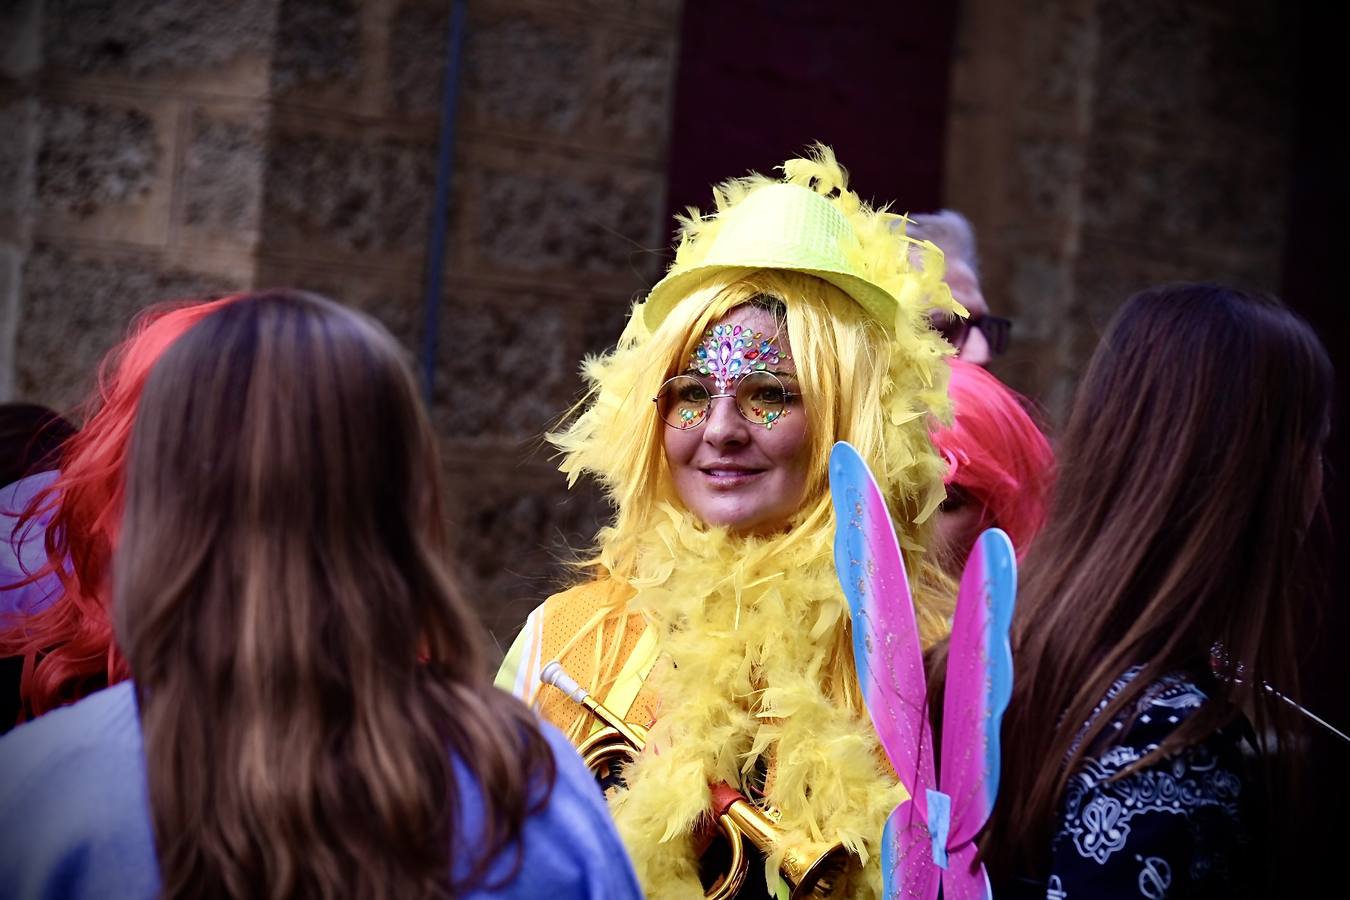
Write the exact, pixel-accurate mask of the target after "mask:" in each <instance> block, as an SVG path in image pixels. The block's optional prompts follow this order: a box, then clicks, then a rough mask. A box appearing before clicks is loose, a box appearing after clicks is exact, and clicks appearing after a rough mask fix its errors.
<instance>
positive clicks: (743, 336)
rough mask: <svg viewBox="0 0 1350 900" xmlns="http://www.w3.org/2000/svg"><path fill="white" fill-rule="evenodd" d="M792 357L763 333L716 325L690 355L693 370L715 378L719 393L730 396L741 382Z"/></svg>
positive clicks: (691, 370) (706, 333)
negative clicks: (730, 388) (734, 386)
mask: <svg viewBox="0 0 1350 900" xmlns="http://www.w3.org/2000/svg"><path fill="white" fill-rule="evenodd" d="M791 358H792V357H790V356H788V355H787V354H786V353H784V352H783V351H782V349H781V348H780V347H779V346H778V345H777V344H776V343H774V339H773V338H767V337H765V336H764V334H763V333H762V332H759V331H751V330H750V329H749V328H745V327H744V326H741V325H714V326H712V327H711V328H709V329H708V330H707V332H705V333H704V335H703V343H701V344H699V345H698V346H697V347H695V348H694V352H693V353H691V354H689V371H690V372H694V373H697V374H699V375H708V376H711V377H712V380H713V383H714V384H715V385H716V386H717V392H718V393H726V392H727V390H728V388H729V387H730V386H731V385H732V384H733V383H734V382H736V381H737V380H738V379H741V378H744V377H745V376H746V375H749V374H750V373H751V372H763V371H765V370H766V369H768V367H769V366H775V365H778V364H779V363H780V362H783V361H784V360H787V359H791Z"/></svg>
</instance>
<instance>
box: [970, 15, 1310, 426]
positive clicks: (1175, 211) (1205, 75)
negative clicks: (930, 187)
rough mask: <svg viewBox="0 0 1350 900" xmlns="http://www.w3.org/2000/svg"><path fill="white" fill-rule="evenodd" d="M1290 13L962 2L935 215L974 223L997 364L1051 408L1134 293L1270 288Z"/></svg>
mask: <svg viewBox="0 0 1350 900" xmlns="http://www.w3.org/2000/svg"><path fill="white" fill-rule="evenodd" d="M1292 15H1293V14H1292V11H1291V10H1290V9H1289V8H1288V5H1287V4H1281V3H1278V2H1276V0H1260V2H1253V3H1243V4H1237V5H1235V4H1229V3H1222V2H1219V0H1207V2H1199V3H1189V4H1184V5H1181V6H1178V5H1177V4H1172V3H1164V2H1127V0H1051V2H1031V0H1022V2H1014V3H1004V2H995V0H975V2H968V3H966V4H963V8H962V19H961V22H960V26H959V31H958V35H957V47H958V49H957V57H956V60H955V63H954V64H955V71H954V73H953V100H952V106H951V115H950V119H949V123H948V129H949V132H948V137H949V160H948V166H947V184H946V197H947V204H948V205H950V206H952V207H954V208H957V209H961V210H963V211H965V212H966V213H967V214H968V215H969V216H970V217H971V219H972V221H973V222H974V223H975V226H976V229H977V232H978V236H979V239H980V244H981V251H982V256H983V281H984V286H985V294H986V295H987V296H988V298H989V302H990V304H991V306H992V307H993V308H994V310H995V312H997V313H1003V314H1009V315H1011V316H1013V317H1014V318H1015V319H1016V323H1017V324H1016V328H1015V330H1014V332H1013V338H1014V341H1013V349H1012V351H1011V352H1010V353H1009V356H1008V358H1007V359H1006V360H1005V361H1003V362H1001V363H1000V364H998V365H997V366H996V370H997V371H998V372H999V373H1000V374H1002V375H1003V376H1004V377H1005V378H1007V379H1008V380H1009V381H1010V382H1011V383H1012V384H1014V385H1015V386H1017V387H1019V388H1021V389H1023V390H1025V391H1028V392H1029V393H1031V394H1033V395H1036V396H1038V397H1040V398H1041V399H1042V400H1043V401H1044V402H1045V403H1046V405H1047V406H1048V408H1049V409H1050V411H1051V412H1052V413H1054V414H1056V415H1058V414H1061V413H1063V412H1064V411H1065V410H1067V408H1068V404H1069V400H1070V398H1071V395H1072V391H1073V387H1074V384H1075V383H1076V379H1077V372H1078V371H1079V370H1080V369H1081V367H1082V364H1083V363H1084V362H1085V361H1086V359H1087V357H1088V355H1089V354H1090V353H1091V352H1092V349H1093V348H1094V347H1095V346H1096V342H1097V336H1098V334H1099V333H1100V330H1101V328H1102V327H1103V326H1104V325H1105V323H1106V322H1107V320H1108V319H1109V318H1110V316H1111V314H1112V313H1113V312H1114V311H1115V309H1116V308H1117V306H1118V305H1119V304H1120V302H1121V301H1123V300H1124V299H1125V298H1126V297H1127V296H1128V295H1129V294H1130V293H1131V292H1133V291H1135V290H1138V289H1139V288H1142V287H1145V286H1147V285H1149V284H1154V283H1158V282H1163V281H1170V280H1201V279H1211V280H1221V281H1228V282H1234V283H1237V284H1240V285H1247V286H1252V287H1256V288H1260V289H1266V290H1271V289H1274V288H1276V287H1277V286H1278V284H1279V278H1280V260H1281V252H1282V249H1283V247H1282V244H1283V236H1284V233H1285V231H1286V218H1287V210H1286V207H1287V197H1288V192H1289V172H1288V160H1289V154H1290V152H1291V144H1292V140H1293V130H1292V108H1293V97H1292V90H1293V81H1292V77H1291V74H1292V73H1291V63H1292V55H1293V54H1292V49H1293V46H1292V45H1293V39H1294V24H1295V23H1294V22H1293V18H1292Z"/></svg>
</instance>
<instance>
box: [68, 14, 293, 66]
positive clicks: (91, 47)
mask: <svg viewBox="0 0 1350 900" xmlns="http://www.w3.org/2000/svg"><path fill="white" fill-rule="evenodd" d="M276 5H277V0H233V2H221V0H167V2H166V0H118V2H117V3H109V2H107V0H46V8H45V10H44V13H43V21H44V26H45V28H44V30H45V41H44V43H45V52H46V56H47V62H48V63H49V64H51V65H54V66H57V67H60V68H63V69H68V70H71V71H74V72H79V73H85V74H88V73H95V72H97V73H108V74H114V75H120V76H132V77H140V76H145V75H150V74H158V73H164V72H180V71H185V70H203V69H208V68H211V67H215V66H219V65H221V64H223V63H227V62H231V61H233V60H235V59H236V58H237V57H240V56H243V55H247V54H255V53H257V52H258V51H259V50H260V49H265V48H267V47H268V46H270V42H271V38H272V28H273V23H274V22H275V20H276V13H275V8H276Z"/></svg>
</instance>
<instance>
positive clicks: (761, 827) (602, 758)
mask: <svg viewBox="0 0 1350 900" xmlns="http://www.w3.org/2000/svg"><path fill="white" fill-rule="evenodd" d="M539 680H540V681H542V682H544V683H545V684H551V685H553V686H554V687H556V688H557V689H558V690H560V691H562V692H563V693H564V694H566V695H567V697H568V699H569V700H572V701H573V702H575V703H578V704H580V705H581V706H583V707H585V708H586V710H588V711H589V712H590V713H591V714H592V715H593V716H595V717H596V718H597V719H599V720H600V722H601V723H602V724H603V726H604V727H603V728H601V729H600V730H599V731H596V732H595V733H593V734H591V735H589V736H588V737H587V738H586V739H585V740H583V741H582V742H581V743H580V744H579V745H577V752H578V753H579V754H580V755H581V758H582V760H583V761H585V763H586V766H587V767H588V768H589V769H590V770H591V771H592V772H595V773H596V774H597V775H599V774H600V773H602V772H604V771H605V770H606V768H607V767H609V766H611V765H614V764H616V763H621V762H624V761H629V762H631V761H633V760H635V759H637V757H638V755H639V754H640V753H642V750H643V748H644V747H646V745H647V730H646V729H645V728H642V727H641V726H639V725H632V724H629V723H628V722H625V721H623V719H621V718H619V717H618V716H617V715H615V714H614V713H613V712H612V711H610V710H609V709H608V708H607V707H605V705H604V704H603V703H601V702H600V701H598V700H596V699H595V698H594V697H592V696H591V695H590V693H589V692H588V691H587V690H586V689H585V688H583V687H582V686H581V685H579V684H577V682H576V679H574V678H572V676H570V675H568V674H567V671H566V670H565V669H563V667H562V663H560V662H558V661H557V660H554V661H553V662H550V663H549V664H548V665H546V666H544V669H543V671H542V672H540V673H539ZM776 820H777V813H776V812H775V811H773V810H767V811H766V810H763V809H760V808H759V807H758V806H756V805H755V804H754V803H752V802H751V801H750V800H749V798H747V797H745V796H744V795H739V796H738V799H736V800H734V801H732V803H731V804H730V805H728V806H727V807H726V809H725V811H724V812H723V813H722V814H721V815H720V816H718V819H717V825H718V828H719V830H720V831H721V834H722V836H723V837H725V838H726V840H727V844H728V846H729V848H730V854H729V857H730V858H729V860H728V862H727V871H726V872H725V873H723V874H721V875H719V876H718V878H717V880H716V881H715V882H713V884H712V886H710V887H709V888H708V889H707V890H706V891H705V892H704V895H703V896H704V897H705V898H709V900H730V898H733V897H735V896H736V894H737V892H738V891H740V889H741V886H742V885H743V884H744V883H745V876H746V872H747V871H748V870H749V865H750V860H749V855H748V854H747V853H746V850H745V844H746V842H747V841H748V842H749V843H750V844H751V845H753V846H754V847H756V848H758V849H759V851H760V852H761V853H763V854H764V855H765V856H768V855H769V854H771V853H773V852H774V850H776V849H777V848H779V847H783V846H784V845H785V841H784V836H783V833H782V832H781V831H780V830H779V829H778V827H777V824H776ZM856 866H857V857H855V856H854V855H853V854H852V853H850V852H849V851H848V849H847V848H846V847H844V845H843V844H842V843H834V844H829V843H807V844H804V845H799V846H792V845H788V846H786V850H785V852H784V853H783V861H782V862H781V863H780V864H779V868H778V874H779V875H780V876H781V877H782V879H783V881H784V882H786V883H787V886H788V897H789V900H832V898H837V897H840V896H842V893H843V890H844V888H845V886H846V884H847V882H848V878H847V876H848V874H849V873H850V872H851V871H852V870H853V869H854V868H856Z"/></svg>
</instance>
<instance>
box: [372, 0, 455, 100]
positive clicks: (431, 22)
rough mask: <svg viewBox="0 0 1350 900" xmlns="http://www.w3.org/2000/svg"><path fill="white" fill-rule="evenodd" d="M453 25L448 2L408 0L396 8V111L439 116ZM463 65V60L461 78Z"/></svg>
mask: <svg viewBox="0 0 1350 900" xmlns="http://www.w3.org/2000/svg"><path fill="white" fill-rule="evenodd" d="M449 28H450V13H449V9H448V5H447V4H445V3H437V2H428V0H408V2H404V3H400V4H399V6H398V8H397V9H396V10H394V14H393V18H392V20H391V21H390V23H389V30H390V39H389V48H390V51H389V91H390V96H391V101H392V103H391V106H392V109H393V111H394V112H395V113H396V114H399V115H405V116H435V115H437V114H438V112H439V111H440V104H441V84H442V82H443V81H444V79H445V54H446V49H447V42H448V37H449V34H448V32H449ZM463 66H464V61H463V60H461V61H460V67H461V68H460V77H461V78H463V75H464V68H463Z"/></svg>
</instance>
